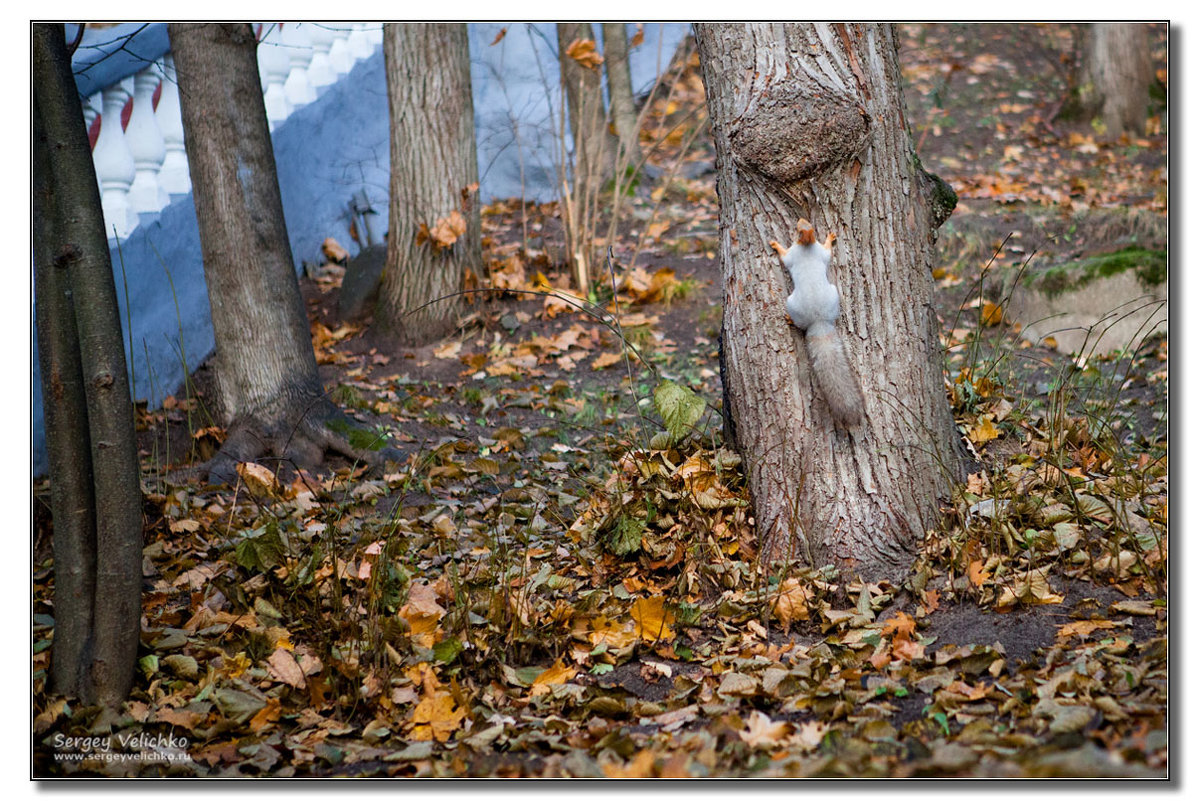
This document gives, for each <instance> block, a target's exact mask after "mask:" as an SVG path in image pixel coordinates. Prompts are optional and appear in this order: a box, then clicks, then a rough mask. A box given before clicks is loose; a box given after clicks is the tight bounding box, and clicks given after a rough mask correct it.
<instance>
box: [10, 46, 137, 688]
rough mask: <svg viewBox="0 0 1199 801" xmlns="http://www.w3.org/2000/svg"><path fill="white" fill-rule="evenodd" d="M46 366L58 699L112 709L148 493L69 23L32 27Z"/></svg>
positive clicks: (131, 616)
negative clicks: (70, 698) (144, 486)
mask: <svg viewBox="0 0 1199 801" xmlns="http://www.w3.org/2000/svg"><path fill="white" fill-rule="evenodd" d="M33 88H34V92H33V97H34V113H33V133H34V136H33V155H34V159H33V204H34V209H33V220H34V280H35V285H36V292H35V295H36V305H37V333H38V360H39V366H40V368H41V380H42V398H43V404H44V410H45V416H46V444H47V454H48V458H49V464H50V478H51V489H50V493H51V500H50V503H51V507H52V512H53V515H54V621H55V627H54V651H53V654H52V667H51V676H52V679H53V683H54V687H55V689H56V691H57V692H59V693H63V694H66V695H74V696H78V697H80V698H83V699H84V700H85V701H86V702H87V703H95V702H99V703H102V704H105V705H108V706H114V705H116V704H118V703H120V702H121V701H123V700H124V699H125V697H126V696H127V695H128V694H129V689H130V688H131V687H132V685H133V675H134V666H135V660H136V658H137V646H138V640H139V635H140V633H141V625H140V621H141V578H142V576H141V573H142V571H141V564H142V556H141V554H142V508H141V506H142V495H141V485H140V480H139V471H138V462H137V446H136V441H135V438H134V430H133V406H132V404H131V402H130V395H129V379H128V373H127V372H126V363H125V348H124V345H123V343H122V341H121V321H120V317H119V314H118V311H117V295H116V287H115V285H114V283H113V274H112V262H111V260H110V257H109V253H108V238H107V237H106V235H105V232H104V217H103V213H102V212H101V210H100V193H99V190H98V189H97V184H96V173H95V169H94V168H93V166H92V157H91V148H90V147H89V146H88V139H87V131H86V129H85V127H84V122H83V108H82V106H81V104H80V102H79V95H78V93H77V90H76V88H75V81H74V78H73V77H72V75H71V62H70V56H69V54H68V53H67V48H66V42H65V40H64V36H63V27H62V26H61V25H34V26H33Z"/></svg>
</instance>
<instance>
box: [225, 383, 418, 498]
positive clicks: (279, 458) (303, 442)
mask: <svg viewBox="0 0 1199 801" xmlns="http://www.w3.org/2000/svg"><path fill="white" fill-rule="evenodd" d="M371 437H372V434H371V432H369V431H367V430H366V429H364V428H363V427H362V426H361V425H360V424H358V423H356V422H354V421H353V420H351V419H350V418H349V417H347V416H346V415H345V414H344V413H342V411H341V410H340V409H338V408H337V406H336V405H334V404H333V402H332V401H330V400H329V399H328V398H325V397H324V396H321V397H318V398H316V399H315V400H313V401H312V402H310V403H308V404H307V405H306V406H305V407H304V408H301V409H295V408H292V405H288V407H285V408H284V409H283V410H279V409H275V410H270V409H265V410H258V411H255V412H250V413H247V414H244V415H240V416H238V417H237V418H235V419H234V421H233V423H232V424H230V426H229V430H228V435H227V436H226V438H225V442H224V444H223V445H222V446H221V449H220V450H219V451H218V452H217V454H216V455H215V456H214V457H213V458H212V459H211V460H209V462H208V463H207V465H206V468H207V471H208V482H209V483H210V484H233V483H235V482H236V481H237V479H238V476H237V463H238V462H255V461H258V462H263V461H275V462H280V463H283V464H286V465H289V466H291V467H293V468H295V469H305V470H314V471H315V470H317V469H319V468H320V467H321V466H322V465H323V464H324V461H325V452H326V451H332V452H334V453H338V454H341V455H342V456H345V457H346V458H348V459H351V460H354V461H357V462H361V463H363V464H366V465H369V466H370V467H371V468H372V469H380V468H382V467H383V465H384V463H385V462H387V461H389V460H390V461H398V460H399V459H401V458H403V454H402V453H401V452H400V451H398V450H396V449H395V448H392V447H379V444H380V443H378V441H377V440H376V441H374V442H372V441H371Z"/></svg>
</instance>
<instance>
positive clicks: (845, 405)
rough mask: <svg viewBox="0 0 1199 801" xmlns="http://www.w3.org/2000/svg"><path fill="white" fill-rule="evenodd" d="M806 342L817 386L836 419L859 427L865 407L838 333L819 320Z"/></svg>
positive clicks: (830, 325)
mask: <svg viewBox="0 0 1199 801" xmlns="http://www.w3.org/2000/svg"><path fill="white" fill-rule="evenodd" d="M804 339H805V341H806V342H807V343H808V357H809V359H810V360H811V364H812V372H814V373H815V374H816V383H817V384H819V385H820V392H821V394H822V395H824V400H825V402H827V403H828V406H829V409H830V410H831V411H832V413H833V417H834V418H836V420H837V421H838V422H840V423H841V424H843V425H846V426H853V425H857V423H858V422H859V421H860V420H861V419H862V415H863V413H864V411H863V407H864V405H865V404H864V402H863V399H862V390H861V388H860V387H859V386H858V380H857V378H856V377H855V376H854V374H853V370H852V369H851V368H850V366H849V359H847V358H846V357H845V348H844V347H843V346H842V345H841V338H840V337H839V336H837V330H836V329H835V328H834V327H833V325H832V324H831V323H827V322H823V321H818V322H815V323H813V324H812V325H810V326H808V330H807V331H806V332H805V335H804Z"/></svg>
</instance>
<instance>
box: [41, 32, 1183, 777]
mask: <svg viewBox="0 0 1199 801" xmlns="http://www.w3.org/2000/svg"><path fill="white" fill-rule="evenodd" d="M900 31H901V54H900V55H901V64H902V66H903V74H904V80H905V93H906V98H907V104H908V120H909V124H910V126H911V128H912V132H913V137H914V140H915V141H916V143H917V147H918V152H919V155H920V157H921V160H922V161H923V163H924V165H925V167H926V168H927V169H928V170H930V171H932V172H934V173H937V174H938V175H940V176H941V177H942V178H944V179H945V180H947V181H948V182H949V183H950V184H951V185H952V186H953V187H954V188H955V189H956V190H957V192H958V194H959V204H958V207H957V210H956V211H955V213H954V215H953V217H952V218H951V219H950V221H949V222H948V223H946V225H945V226H944V228H943V229H942V235H941V239H940V250H939V263H938V264H937V265H935V269H934V279H935V280H936V282H937V285H938V293H937V302H938V311H939V313H940V314H941V316H942V318H943V320H944V321H945V326H944V330H943V332H942V338H943V341H942V344H943V346H944V348H945V351H946V354H947V359H946V370H947V378H948V381H947V388H949V395H950V402H952V404H953V408H954V414H955V418H956V420H957V423H958V426H959V430H960V432H961V433H962V435H963V437H964V438H965V439H967V440H968V441H969V443H970V444H971V447H972V449H973V453H974V458H975V460H976V461H975V465H974V468H973V473H972V474H971V476H970V479H969V482H968V484H967V485H966V486H964V487H962V488H961V490H960V491H959V492H958V493H957V494H956V495H955V497H954V498H952V499H947V503H946V515H945V519H944V521H943V524H942V525H941V527H939V528H938V529H937V530H935V531H932V532H930V533H929V534H928V536H927V538H926V541H925V542H924V543H923V544H922V546H921V552H920V556H919V558H918V559H917V562H916V564H915V565H914V567H913V570H912V573H911V575H910V576H909V577H908V578H907V580H905V581H903V582H901V583H895V584H893V583H889V582H882V583H877V584H874V583H863V582H861V581H858V580H856V579H855V577H853V576H851V575H839V574H838V573H837V572H836V571H834V570H832V569H831V568H821V569H812V568H800V567H796V566H780V565H763V564H760V563H759V561H758V560H757V558H756V551H755V547H756V542H755V533H754V530H753V527H752V516H751V514H750V512H749V510H748V507H747V494H746V491H745V487H744V482H743V480H742V478H741V474H740V469H739V464H738V460H737V458H736V457H735V456H734V455H733V454H732V453H730V452H729V451H728V450H727V449H726V448H724V447H722V445H721V436H720V429H721V425H720V416H719V412H718V409H719V405H720V399H721V388H720V370H719V365H718V358H717V356H718V332H719V330H720V321H721V295H720V293H721V290H720V281H719V266H718V262H717V253H718V230H717V228H718V223H717V198H716V192H715V185H714V184H715V173H714V168H713V164H712V151H711V145H710V143H709V142H708V140H707V136H706V132H705V131H706V129H705V119H706V117H705V114H704V110H703V102H702V101H703V90H702V84H701V82H700V80H699V77H698V73H697V71H696V69H695V61H694V57H693V56H692V57H691V58H689V59H688V58H684V59H683V60H682V62H681V63H680V64H679V65H677V68H676V70H675V71H674V72H673V73H672V80H673V84H672V85H673V90H672V93H671V95H670V97H669V99H667V98H662V97H660V98H659V99H658V100H657V101H656V102H655V104H654V106H653V112H652V113H651V114H649V115H648V119H647V123H646V126H645V129H646V142H647V143H649V142H657V143H658V144H657V151H656V155H655V156H654V158H653V159H652V161H653V162H654V163H655V165H656V166H658V167H659V168H660V169H661V170H662V172H663V177H662V178H661V179H660V180H658V181H657V182H655V183H653V184H648V183H647V184H646V185H645V186H639V187H638V188H637V190H636V192H635V193H634V196H633V197H631V198H629V199H627V201H626V209H625V211H624V215H625V216H624V218H623V219H624V222H622V224H621V225H620V226H619V228H618V236H617V237H616V239H615V241H614V242H613V253H614V261H615V263H616V264H615V265H614V276H613V277H612V279H611V284H610V285H609V286H607V287H606V288H605V287H600V288H597V289H596V290H595V292H594V294H593V296H592V297H591V298H588V299H586V300H588V301H591V302H594V304H595V305H594V306H590V307H588V309H589V310H588V311H580V310H579V309H578V308H576V307H577V306H578V305H586V304H583V303H582V300H581V299H573V298H571V297H570V296H569V295H568V293H566V292H564V291H562V290H561V289H560V288H561V287H564V286H566V276H565V274H564V271H563V270H561V268H560V266H559V265H560V262H561V260H562V259H561V254H562V250H563V249H562V237H561V225H560V223H559V218H558V216H557V207H556V205H555V204H546V205H541V206H532V205H530V206H522V204H520V203H517V202H509V203H497V204H493V205H492V206H490V207H488V208H487V209H485V212H484V235H485V239H486V241H485V247H486V252H487V255H488V259H489V267H488V270H489V275H488V276H486V277H481V278H480V282H481V285H484V286H491V287H495V288H497V290H498V289H504V288H506V289H507V290H509V291H506V292H504V291H496V292H493V293H487V294H486V296H481V297H480V299H479V300H478V301H477V302H475V303H474V304H473V305H471V306H469V307H468V308H467V310H466V314H465V315H464V319H463V324H462V326H461V327H460V329H459V331H458V332H457V334H456V335H454V336H452V337H449V338H447V339H445V340H443V341H441V342H437V343H434V344H432V345H429V346H426V347H420V348H412V349H410V350H399V351H396V350H394V349H389V348H386V347H384V346H382V345H381V344H380V343H379V342H378V341H376V340H375V339H373V338H372V335H371V331H370V329H369V327H368V326H363V325H351V324H343V323H342V322H340V321H339V320H338V319H337V316H336V309H337V290H338V287H339V284H340V280H341V277H342V275H343V272H344V270H343V268H342V267H340V266H338V265H326V266H325V267H323V268H321V269H320V270H319V271H317V274H316V275H315V277H313V278H311V279H309V278H305V279H303V280H302V288H303V291H304V296H305V299H306V302H307V304H308V309H309V312H310V316H311V321H312V330H313V344H314V347H315V349H316V353H317V357H318V362H319V363H320V369H321V371H322V378H323V380H324V382H325V386H326V387H327V388H328V389H329V390H330V392H331V394H332V397H333V398H334V399H335V400H336V401H337V402H338V403H339V404H340V405H341V406H342V407H343V408H345V409H347V410H348V411H349V412H350V413H351V414H352V416H354V417H355V418H357V419H358V421H359V422H360V423H361V424H362V426H363V428H364V429H367V430H369V431H373V432H377V433H378V434H380V435H385V436H387V437H388V438H389V440H390V444H391V445H392V446H394V447H396V448H399V449H400V450H401V451H403V453H404V454H405V459H404V460H402V461H399V462H398V463H396V464H393V465H390V466H389V467H388V469H387V470H385V471H383V473H382V474H369V473H367V472H366V471H365V470H364V469H363V468H361V467H360V466H357V465H352V464H345V463H336V462H334V463H330V465H329V471H328V472H326V473H323V474H320V475H311V474H307V473H299V474H297V473H296V471H294V470H291V469H289V468H288V467H287V466H285V465H269V466H268V467H269V468H270V471H273V473H274V475H272V474H271V472H267V473H263V472H255V471H247V472H246V474H245V475H244V483H241V484H239V485H238V486H237V487H235V488H228V487H213V486H205V485H203V484H202V483H199V482H197V481H195V480H185V478H184V476H185V475H186V474H187V471H186V468H187V467H188V465H190V464H194V463H195V462H197V461H202V460H203V459H204V458H206V457H207V456H209V455H211V448H212V447H213V446H214V445H215V443H217V442H219V439H220V436H221V433H222V432H221V431H220V430H219V428H217V427H214V426H213V424H212V421H213V420H214V419H217V412H218V411H219V410H217V409H215V407H214V404H215V402H216V398H215V396H214V393H213V392H212V391H211V376H210V374H209V373H208V368H202V369H201V370H200V371H199V373H198V374H197V376H196V378H195V381H194V382H193V383H192V384H191V385H189V387H187V388H185V389H182V390H181V391H180V392H179V393H178V394H177V396H176V398H174V399H172V400H171V402H170V403H168V404H166V406H165V408H164V409H162V410H158V411H154V412H147V411H145V410H144V409H143V410H141V412H140V414H139V420H140V422H141V424H142V428H143V431H142V447H143V450H142V456H143V465H144V486H145V488H146V492H147V495H146V506H145V509H146V519H147V530H146V548H145V560H144V573H145V582H146V591H145V594H144V605H145V615H144V624H143V633H142V640H143V645H144V648H143V655H142V658H141V660H140V662H139V674H138V679H137V682H136V685H135V689H134V692H133V696H132V699H131V700H130V701H129V702H128V703H127V704H126V705H125V706H124V707H123V708H122V709H121V710H120V711H119V712H117V713H113V712H106V711H102V710H100V709H97V708H89V707H86V706H81V705H79V704H78V702H77V701H76V700H74V699H68V698H62V697H57V696H54V695H53V694H50V693H48V692H47V689H46V668H47V665H48V658H49V653H50V650H49V647H50V644H51V642H52V631H53V607H52V605H51V603H50V600H49V599H50V598H51V597H52V589H53V562H52V559H51V556H50V552H49V543H50V538H51V536H52V521H51V520H50V519H49V515H48V512H47V511H46V509H48V501H47V499H46V496H47V485H46V483H45V482H44V481H41V482H35V486H34V495H35V503H34V505H35V566H34V599H33V637H34V642H35V645H34V655H33V669H34V699H33V703H34V715H35V717H34V732H33V737H34V773H35V775H38V776H60V775H75V776H80V775H108V776H113V775H118V776H129V775H139V776H158V775H164V776H165V775H171V776H175V775H178V776H248V775H270V776H491V777H515V776H594V777H605V776H606V777H702V776H730V777H731V776H823V777H879V776H908V777H921V776H993V777H1007V776H1032V777H1050V776H1075V777H1161V776H1165V775H1166V774H1167V770H1168V766H1169V765H1168V729H1167V723H1168V720H1167V713H1168V697H1167V678H1168V674H1167V668H1168V647H1167V631H1168V626H1167V621H1168V603H1167V587H1168V572H1167V540H1166V531H1167V520H1168V517H1167V500H1168V496H1167V482H1168V439H1167V426H1168V415H1167V397H1168V343H1167V338H1166V336H1165V335H1164V334H1157V335H1155V336H1151V337H1142V338H1141V339H1139V340H1137V341H1136V342H1135V343H1134V344H1133V346H1132V347H1130V348H1127V349H1124V350H1119V351H1115V352H1113V353H1108V354H1103V353H1097V352H1089V353H1085V354H1074V355H1069V354H1061V353H1059V352H1057V351H1056V350H1054V349H1052V348H1049V347H1046V346H1045V344H1044V343H1041V344H1030V343H1028V342H1024V341H1022V340H1021V339H1020V337H1019V335H1018V325H1017V324H1016V323H1015V321H1012V320H1010V319H1008V317H1007V315H1006V314H1005V299H1006V298H1005V295H1004V292H1005V290H1004V289H1003V283H1002V282H1000V281H998V280H997V279H996V278H995V276H997V275H998V274H999V273H1000V272H1001V271H1002V269H1003V268H1005V267H1009V266H1015V267H1017V268H1018V267H1020V266H1024V267H1025V268H1026V269H1030V270H1031V269H1037V268H1040V267H1041V266H1052V265H1058V264H1062V263H1066V262H1075V261H1078V260H1080V259H1084V258H1087V257H1095V256H1101V255H1103V254H1108V253H1111V252H1113V251H1117V250H1119V249H1121V248H1127V247H1129V246H1131V245H1136V246H1137V247H1140V248H1144V249H1146V250H1164V249H1165V247H1166V241H1165V238H1166V231H1167V225H1166V217H1167V211H1168V206H1167V172H1166V160H1167V157H1168V149H1167V136H1166V133H1165V131H1166V114H1165V111H1164V108H1159V109H1156V110H1155V112H1154V116H1153V117H1152V119H1151V121H1150V131H1149V133H1148V134H1147V135H1146V136H1145V137H1143V138H1136V139H1131V140H1130V139H1127V138H1125V139H1123V140H1119V141H1115V142H1113V141H1109V140H1108V139H1106V138H1105V137H1104V136H1103V135H1102V131H1098V130H1096V129H1095V127H1094V126H1092V125H1091V124H1090V122H1089V121H1088V120H1085V119H1068V118H1065V117H1064V116H1063V115H1062V114H1061V113H1060V111H1061V108H1060V106H1061V104H1060V100H1061V98H1062V97H1063V95H1064V93H1065V87H1066V82H1065V75H1066V73H1065V71H1064V70H1063V68H1062V66H1061V65H1062V59H1061V56H1062V54H1063V53H1068V52H1069V48H1070V43H1071V40H1070V29H1069V27H1068V26H1060V25H1043V26H1027V25H1025V26H1013V25H966V26H953V25H927V26H925V25H905V26H901V28H900ZM1155 62H1156V65H1157V68H1158V73H1157V74H1158V77H1159V80H1160V81H1161V82H1162V84H1163V85H1164V84H1165V83H1166V64H1165V39H1164V30H1163V32H1162V36H1161V37H1160V40H1159V41H1157V44H1156V47H1155ZM1162 105H1163V106H1164V102H1163V104H1162ZM693 134H695V135H694V136H693ZM534 293H536V294H534ZM614 296H615V298H616V299H617V300H618V301H619V303H618V305H614V304H613V298H614ZM1123 300H1125V299H1119V300H1118V301H1116V302H1115V303H1113V305H1117V304H1118V303H1119V302H1122V301H1123ZM662 387H666V389H665V390H663V389H662ZM680 416H682V417H685V418H686V422H687V423H690V424H691V425H690V428H691V429H693V430H694V431H695V432H696V433H694V434H688V435H679V434H678V433H677V430H676V428H677V421H678V419H679V418H680ZM663 421H664V422H665V424H666V425H665V428H666V429H670V430H671V431H672V433H671V434H670V436H669V437H668V438H667V439H669V443H668V446H667V447H665V448H659V449H652V448H649V447H648V445H649V442H650V440H651V439H652V438H654V436H655V435H659V442H658V443H657V444H659V445H661V444H662V443H661V439H662V437H661V432H662V431H663V430H664V425H663ZM89 737H99V738H101V740H102V741H103V743H105V745H97V744H96V743H99V742H100V740H96V741H92V740H87V739H85V738H89ZM72 738H74V739H72ZM89 743H90V744H89ZM72 749H74V750H72Z"/></svg>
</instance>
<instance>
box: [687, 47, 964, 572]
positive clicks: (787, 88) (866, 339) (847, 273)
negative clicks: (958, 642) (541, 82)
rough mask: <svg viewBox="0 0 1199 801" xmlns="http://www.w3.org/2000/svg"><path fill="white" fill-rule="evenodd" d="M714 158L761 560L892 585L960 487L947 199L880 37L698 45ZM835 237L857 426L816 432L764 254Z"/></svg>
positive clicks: (805, 377)
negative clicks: (946, 322) (946, 320)
mask: <svg viewBox="0 0 1199 801" xmlns="http://www.w3.org/2000/svg"><path fill="white" fill-rule="evenodd" d="M696 30H697V38H698V41H699V52H700V59H701V63H702V65H703V72H704V80H705V85H706V87H707V92H708V104H709V110H710V116H711V119H712V128H713V136H714V139H715V144H716V158H717V168H718V190H719V194H720V200H721V204H720V230H721V260H722V264H723V281H724V304H725V305H724V331H723V352H722V362H723V364H724V381H725V391H726V403H727V404H728V407H727V409H726V416H727V418H728V419H729V420H730V421H731V423H732V427H733V432H731V433H732V434H733V437H732V438H733V439H734V441H735V442H736V444H737V445H738V447H739V448H740V450H741V452H742V453H743V455H744V456H745V461H746V464H747V465H748V473H749V476H748V477H749V484H750V489H751V492H752V494H753V498H754V504H755V510H756V518H757V526H758V530H759V535H760V537H761V538H762V540H763V555H764V556H765V557H767V558H775V557H786V558H800V559H803V560H804V561H806V562H808V563H810V564H813V565H823V564H828V563H832V564H835V565H837V566H839V567H842V568H846V569H848V570H849V571H850V572H851V573H858V574H860V575H863V576H867V577H871V578H878V577H889V578H896V577H898V576H900V575H902V572H903V571H904V570H905V569H906V568H907V567H908V566H909V565H910V562H911V559H912V556H913V553H914V550H915V548H916V547H917V545H918V544H919V542H920V540H921V538H922V536H923V534H924V533H925V531H926V530H927V529H929V528H930V527H932V526H933V525H934V524H935V523H936V521H937V517H938V501H939V499H941V498H945V497H948V495H949V491H950V485H951V482H952V481H953V480H954V479H955V478H957V477H959V474H960V461H959V458H958V455H957V450H956V446H955V443H956V442H957V439H956V435H955V430H954V425H953V420H952V418H951V415H950V412H949V406H948V403H947V401H946V397H945V386H944V379H943V374H942V361H941V352H940V349H939V345H938V330H939V325H938V320H937V315H936V313H935V311H934V310H933V306H932V292H933V284H932V279H931V275H930V264H931V261H932V258H933V243H934V236H935V234H934V232H935V229H936V227H937V226H938V225H940V223H941V222H943V221H944V219H945V218H946V217H947V216H948V214H949V213H950V211H951V210H952V208H953V203H954V202H955V200H956V198H954V196H953V192H952V190H949V189H948V187H947V186H945V185H944V184H943V183H940V182H939V181H938V180H937V179H934V178H932V177H931V176H929V175H927V174H926V173H924V171H923V170H922V169H921V168H920V166H919V162H918V161H917V159H916V157H915V155H914V152H913V149H912V142H911V135H910V133H909V130H908V126H907V120H906V117H905V112H904V105H903V98H902V96H901V94H900V81H899V68H898V59H897V55H896V44H895V36H894V32H893V30H892V28H891V27H890V26H878V25H781V24H780V25H715V24H714V25H697V26H696ZM799 218H807V219H808V220H811V221H812V222H813V223H814V224H815V228H816V230H817V231H818V232H819V235H820V236H821V237H823V236H824V235H825V233H826V232H832V233H834V234H836V236H837V237H838V238H837V241H836V243H835V245H834V247H833V257H832V264H831V267H830V272H829V277H830V279H831V280H832V281H833V283H834V284H835V285H836V286H837V287H838V289H839V290H840V296H841V303H840V307H841V313H840V317H839V319H838V320H837V321H836V325H835V328H836V331H837V333H838V334H839V336H840V338H841V339H842V341H843V342H844V343H845V348H846V351H847V354H848V357H849V361H850V363H851V364H852V366H853V372H855V373H856V375H857V376H858V379H859V380H860V383H861V388H862V390H863V394H864V396H865V414H864V417H863V419H862V420H861V422H860V423H858V424H857V425H854V426H851V427H849V428H845V427H844V426H840V425H834V418H833V416H832V411H831V410H830V407H829V405H828V404H827V403H826V402H825V400H824V398H823V397H822V395H821V393H820V390H819V389H818V387H817V385H816V383H815V381H814V376H813V372H812V368H811V365H810V363H809V359H808V356H807V348H806V347H805V346H804V344H803V341H802V337H801V335H800V333H799V332H798V331H797V330H796V329H795V328H794V327H792V326H791V325H790V323H789V320H788V318H787V316H786V314H785V312H784V301H785V299H786V297H787V295H788V294H789V293H790V291H791V285H790V279H789V277H788V275H787V273H786V272H785V271H784V269H783V267H782V265H781V263H780V260H779V258H778V257H777V256H776V255H775V254H774V253H772V252H771V248H770V246H769V243H770V242H771V241H772V240H778V241H780V242H782V243H784V246H786V245H789V244H790V243H791V242H792V241H794V238H795V237H794V234H793V232H794V230H795V226H796V221H797V220H798V219H799Z"/></svg>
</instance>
